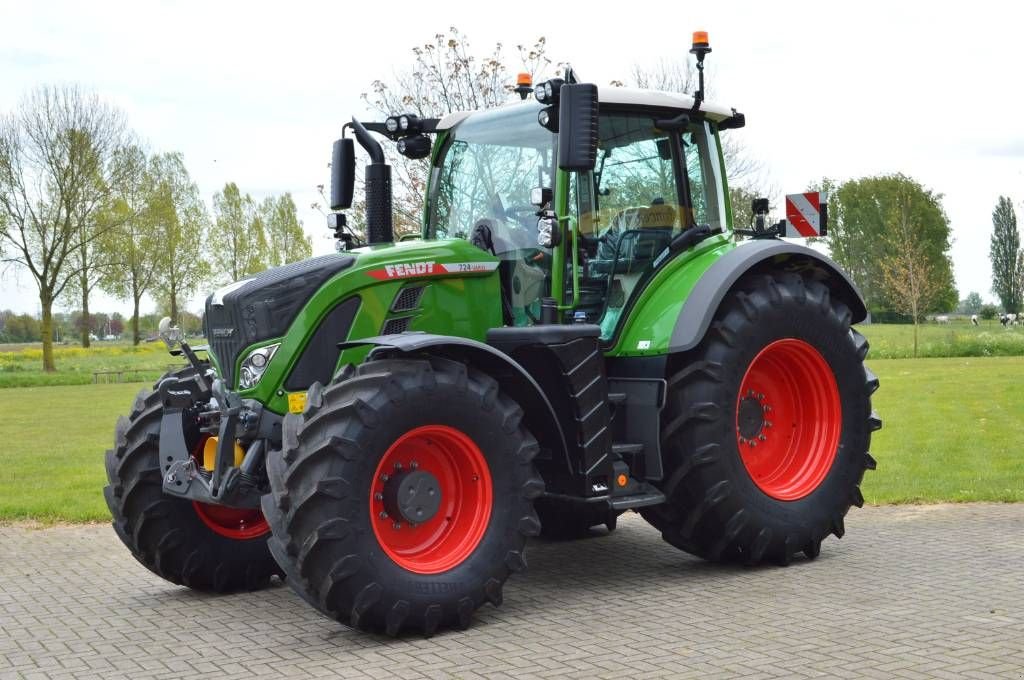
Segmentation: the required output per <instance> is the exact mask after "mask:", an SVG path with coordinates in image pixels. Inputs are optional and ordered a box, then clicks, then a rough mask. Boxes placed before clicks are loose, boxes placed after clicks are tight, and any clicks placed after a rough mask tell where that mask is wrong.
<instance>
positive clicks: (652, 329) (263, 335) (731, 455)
mask: <svg viewBox="0 0 1024 680" xmlns="http://www.w3.org/2000/svg"><path fill="white" fill-rule="evenodd" d="M695 38H696V40H695V44H694V48H693V50H692V52H693V53H694V54H696V55H697V59H698V68H699V69H701V70H700V74H701V79H700V88H699V89H698V91H697V92H696V93H695V95H694V96H693V97H691V96H688V95H684V94H680V93H673V92H656V91H641V90H630V89H624V88H608V89H602V90H601V92H600V94H599V93H598V90H597V88H596V87H595V86H594V85H591V84H585V83H579V82H576V80H577V79H576V76H575V74H574V73H573V72H572V71H571V69H568V70H567V71H566V73H565V77H564V78H557V79H553V80H550V81H547V82H544V83H541V84H540V85H538V86H537V87H536V88H535V89H534V88H532V87H530V85H529V83H521V84H520V86H519V88H518V90H517V91H518V92H519V93H520V95H521V97H522V99H523V101H521V102H516V103H515V104H510V105H507V106H503V107H499V108H495V109H490V110H485V111H475V112H468V113H454V114H451V115H448V116H446V117H444V118H441V119H422V118H417V117H416V116H413V115H401V116H394V117H390V118H388V119H387V120H386V121H384V122H379V123H360V122H359V121H357V120H355V119H353V121H352V123H351V124H349V125H346V126H345V130H346V131H345V133H344V134H343V138H342V139H340V140H338V141H337V142H335V144H334V149H333V163H332V187H331V202H332V203H333V205H332V209H334V210H344V209H346V208H349V207H350V206H351V202H352V194H353V178H354V173H355V161H354V144H353V137H354V139H355V141H357V142H358V143H359V144H360V145H361V146H362V148H363V149H365V151H366V153H367V154H368V155H369V159H370V162H369V164H368V165H367V166H366V170H365V174H366V182H365V191H366V211H365V223H366V243H365V244H362V243H360V242H359V239H358V238H357V237H356V235H355V234H354V233H353V232H352V231H351V230H349V229H348V228H347V226H346V221H345V216H344V213H342V212H337V213H335V214H334V215H332V216H331V218H330V224H331V226H332V227H333V228H334V229H335V233H336V236H337V238H338V246H339V247H338V252H337V253H335V254H331V255H325V256H322V257H314V258H312V259H310V260H306V261H303V262H299V263H295V264H290V265H287V266H283V267H278V268H275V269H270V270H267V271H265V272H263V273H261V274H258V275H254V276H252V277H250V278H246V279H244V280H242V281H238V282H235V283H232V284H230V285H228V286H225V287H223V288H221V289H219V290H217V291H216V292H214V293H213V294H212V295H210V296H209V297H208V298H207V301H206V311H205V320H204V324H205V332H206V337H207V339H208V342H209V346H208V347H207V348H195V349H193V348H191V347H189V345H188V344H187V343H184V342H182V341H181V337H180V333H179V332H178V331H177V329H175V328H172V327H170V325H169V324H168V323H162V324H161V334H162V336H163V337H164V339H165V341H166V342H167V343H168V345H169V347H171V349H172V353H173V354H176V355H179V356H184V357H185V358H187V359H188V364H187V365H186V366H185V367H184V368H182V369H181V370H180V371H177V372H175V373H172V374H169V375H167V376H165V377H164V378H163V379H161V380H160V381H159V382H158V383H157V385H156V387H155V390H154V391H143V392H142V393H140V394H139V396H138V397H137V399H136V401H135V404H134V407H133V408H132V410H131V413H130V415H129V416H127V417H122V418H121V419H120V420H119V422H118V424H117V428H116V434H115V442H114V448H113V449H112V450H110V451H108V452H107V454H106V469H107V474H108V478H109V482H110V484H109V486H107V487H106V489H105V496H106V500H107V503H108V505H109V507H110V511H111V513H112V515H113V518H114V522H113V523H114V528H115V530H116V532H117V535H118V536H119V537H120V538H121V540H122V541H123V542H124V543H125V545H127V546H128V548H129V549H130V550H131V552H132V554H133V555H134V556H135V557H136V558H137V559H138V560H139V561H140V562H141V563H142V564H143V565H145V566H146V567H147V568H149V569H150V570H152V571H153V572H155V573H156V574H158V575H159V576H161V577H163V578H164V579H167V580H168V581H171V582H173V583H178V584H184V585H187V586H190V587H192V588H195V589H198V590H205V591H216V592H229V591H237V590H244V589H248V590H253V589H257V588H260V587H263V586H265V585H267V584H268V583H269V582H270V580H271V578H272V577H273V576H275V575H276V576H278V577H281V578H283V579H284V580H286V581H287V583H288V584H289V585H290V586H291V587H292V588H293V589H294V590H295V591H296V592H297V593H298V594H299V595H301V596H302V597H303V598H304V599H305V600H307V601H308V602H309V603H310V604H312V605H313V606H314V607H316V608H317V609H318V610H319V611H321V612H323V613H324V614H326V615H327V616H329V617H332V618H334V619H337V620H338V621H340V622H342V623H343V624H346V625H349V626H352V627H355V628H359V629H364V630H369V631H380V632H386V633H388V634H390V635H396V634H398V633H399V632H401V631H407V630H409V631H417V632H420V633H424V634H427V635H430V634H432V633H434V632H435V630H437V629H438V628H439V627H440V628H445V627H450V626H457V627H466V626H468V625H469V624H470V622H471V620H472V617H473V613H474V612H475V611H476V609H477V608H479V607H480V606H481V605H483V604H484V603H485V602H490V603H492V604H494V605H499V604H500V603H501V601H502V587H503V585H504V583H505V581H506V579H507V578H508V576H509V575H510V573H511V572H518V571H521V570H523V569H524V568H525V567H526V558H525V553H524V549H525V547H526V544H527V539H528V538H529V537H531V536H537V535H538V534H547V535H550V536H560V537H572V536H579V535H583V534H586V533H588V532H590V531H593V528H594V527H600V526H602V525H603V526H606V527H607V528H608V530H611V529H613V528H614V527H615V523H616V518H617V517H618V516H619V515H620V514H621V513H623V512H625V511H627V510H633V511H636V512H638V513H640V515H641V516H642V517H643V518H644V519H645V520H646V521H647V522H649V523H650V524H651V525H653V526H654V527H655V528H656V529H657V530H658V531H659V532H661V535H662V536H663V538H664V539H665V540H666V541H667V542H668V543H670V544H671V545H673V546H676V547H678V548H680V549H682V550H685V551H687V552H689V553H692V554H694V555H697V556H700V557H702V558H705V559H708V560H713V561H721V562H737V563H742V564H749V565H756V564H761V563H774V564H780V565H785V564H788V563H789V562H790V561H791V560H793V559H794V558H795V557H797V556H798V555H800V554H802V555H803V556H805V557H806V558H807V559H813V558H814V557H816V556H817V555H818V553H819V550H820V546H821V542H822V541H823V540H824V539H825V538H826V537H827V536H829V535H830V534H834V535H835V536H837V537H841V536H842V535H843V531H844V528H843V519H844V516H845V515H846V513H847V511H848V510H849V508H850V506H851V505H856V506H860V505H862V503H863V497H862V496H861V493H860V490H859V485H860V482H861V479H862V477H863V475H864V471H865V470H867V469H874V467H875V463H874V460H873V459H872V457H871V455H870V454H869V453H868V450H869V444H870V440H871V432H872V431H873V430H876V429H878V428H879V427H880V426H881V422H880V421H879V419H878V418H877V417H876V416H875V414H874V413H873V411H872V409H871V395H872V393H873V392H874V391H875V389H876V388H877V387H878V380H877V379H876V378H875V376H874V375H873V374H872V373H871V371H870V370H868V369H867V368H866V367H865V366H864V363H863V362H864V358H865V356H866V354H867V351H868V345H867V342H866V341H865V339H864V338H863V337H862V336H861V335H860V334H859V333H858V332H857V331H856V330H854V329H853V328H852V324H855V323H857V322H859V321H861V320H863V319H864V317H865V313H866V312H865V307H864V302H863V300H862V298H861V296H860V294H859V293H858V291H857V289H856V288H855V287H854V285H853V284H852V283H851V281H850V279H849V278H848V277H847V276H846V275H845V274H844V273H843V272H842V271H841V270H840V269H839V268H838V267H837V266H836V264H835V263H833V262H832V261H830V260H829V259H828V258H827V257H824V256H823V255H821V254H820V253H819V252H817V251H815V250H813V249H810V248H807V247H805V246H802V245H797V244H794V243H792V242H790V241H786V240H783V239H781V238H779V236H781V235H786V234H789V233H799V234H802V235H807V234H808V233H817V234H823V233H824V229H825V226H826V218H827V216H826V215H825V211H824V205H825V201H824V200H822V197H818V196H816V195H813V194H804V195H796V196H795V197H793V201H794V204H799V205H796V210H795V212H790V211H788V210H787V217H788V221H787V220H783V221H780V222H779V223H777V224H774V225H769V224H767V222H766V213H767V210H768V207H767V201H764V200H761V201H757V202H755V204H756V205H755V212H756V213H757V214H758V215H757V218H756V220H755V221H754V224H752V225H744V227H748V228H744V229H735V228H734V226H733V223H732V222H733V220H732V214H733V213H732V207H731V206H730V203H729V193H728V191H727V188H726V168H725V164H724V159H723V154H722V146H721V143H720V135H721V134H722V133H723V132H724V131H726V130H729V129H732V128H738V127H742V126H743V125H744V122H745V121H744V117H743V115H742V114H741V113H737V112H736V110H735V109H729V108H724V107H720V106H715V105H712V104H709V103H707V102H705V101H704V98H703V90H704V85H703V71H702V66H703V58H704V55H705V54H706V53H707V52H708V51H710V49H709V47H708V44H707V40H706V37H705V36H701V35H699V34H698V35H697V36H695ZM531 93H532V94H533V97H532V98H528V97H527V95H529V94H531ZM349 131H351V135H350V134H348V132H349ZM377 139H386V140H390V141H392V142H394V143H396V144H397V148H398V151H399V152H401V153H402V154H404V155H406V156H408V157H411V158H427V157H429V159H430V177H429V187H428V189H427V195H426V200H425V206H426V207H425V210H424V214H423V227H422V237H421V238H417V239H414V240H407V239H402V240H400V241H398V242H396V241H395V238H394V236H393V231H392V206H391V178H390V167H389V166H388V165H387V164H386V162H385V157H384V154H383V151H382V149H381V146H380V144H379V142H378V141H376V140H377ZM787 202H788V201H787ZM815 204H816V205H815ZM819 206H820V207H819ZM801 210H802V212H801ZM808 230H810V231H808ZM740 236H741V237H743V238H742V239H740V238H738V237H740ZM201 355H205V356H201ZM598 531H603V530H600V529H598ZM607 549H608V550H614V545H613V544H609V545H608V547H607Z"/></svg>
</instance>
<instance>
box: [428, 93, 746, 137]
mask: <svg viewBox="0 0 1024 680" xmlns="http://www.w3.org/2000/svg"><path fill="white" fill-rule="evenodd" d="M597 100H598V102H599V103H601V104H613V105H623V106H651V107H658V108H667V109H679V110H680V111H685V110H689V109H692V108H693V97H692V96H691V95H689V94H685V93H683V92H666V91H662V90H641V89H639V88H635V87H599V88H598V89H597ZM531 104H532V105H533V106H537V107H538V108H539V107H540V105H539V104H538V103H537V102H536V101H535V100H533V99H532V98H531V99H530V100H529V103H527V102H519V101H512V102H509V103H508V104H505V105H504V106H530V105H531ZM700 112H701V113H703V114H704V115H705V116H707V117H708V119H709V120H713V121H715V122H721V121H723V120H726V119H727V118H732V117H733V116H734V115H736V109H732V108H729V107H727V106H722V105H720V104H715V103H713V102H708V101H704V102H701V105H700ZM474 113H477V111H455V112H453V113H449V114H448V115H447V116H445V117H444V118H442V119H441V120H440V121H439V122H438V123H437V129H438V130H448V129H450V128H452V127H454V126H455V125H456V124H458V123H459V122H461V121H463V120H465V119H466V118H468V117H470V116H471V115H473V114H474Z"/></svg>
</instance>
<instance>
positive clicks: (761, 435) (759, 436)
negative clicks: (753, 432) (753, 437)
mask: <svg viewBox="0 0 1024 680" xmlns="http://www.w3.org/2000/svg"><path fill="white" fill-rule="evenodd" d="M757 438H758V439H760V440H761V441H764V440H765V439H767V437H765V436H764V435H763V434H759V435H757Z"/></svg>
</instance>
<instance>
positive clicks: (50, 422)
mask: <svg viewBox="0 0 1024 680" xmlns="http://www.w3.org/2000/svg"><path fill="white" fill-rule="evenodd" d="M140 387H141V386H140V385H137V384H136V385H89V386H65V387H26V388H24V389H18V390H0V447H2V448H0V518H3V519H28V518H32V519H39V520H43V521H54V520H69V521H84V520H99V519H109V517H110V515H109V513H108V512H107V505H106V503H105V502H104V500H103V487H104V485H105V484H106V475H105V473H104V471H103V452H104V451H105V450H106V449H108V448H110V446H111V444H112V443H113V440H114V423H115V422H116V421H117V416H118V415H119V414H122V413H127V412H128V410H129V409H130V408H131V405H132V401H133V400H134V398H135V393H136V392H138V391H139V388H140Z"/></svg>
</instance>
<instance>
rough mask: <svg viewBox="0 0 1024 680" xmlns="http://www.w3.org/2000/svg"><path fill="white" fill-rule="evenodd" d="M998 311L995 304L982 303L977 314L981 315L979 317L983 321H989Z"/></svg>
mask: <svg viewBox="0 0 1024 680" xmlns="http://www.w3.org/2000/svg"><path fill="white" fill-rule="evenodd" d="M998 313H999V310H998V309H997V308H996V306H995V305H991V304H989V305H982V306H981V310H980V312H979V316H981V318H982V319H984V320H985V321H991V320H992V319H994V318H996V315H997V314H998Z"/></svg>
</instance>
